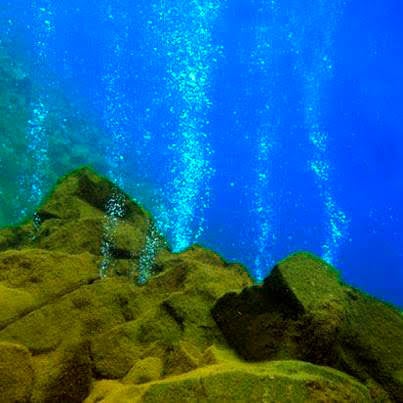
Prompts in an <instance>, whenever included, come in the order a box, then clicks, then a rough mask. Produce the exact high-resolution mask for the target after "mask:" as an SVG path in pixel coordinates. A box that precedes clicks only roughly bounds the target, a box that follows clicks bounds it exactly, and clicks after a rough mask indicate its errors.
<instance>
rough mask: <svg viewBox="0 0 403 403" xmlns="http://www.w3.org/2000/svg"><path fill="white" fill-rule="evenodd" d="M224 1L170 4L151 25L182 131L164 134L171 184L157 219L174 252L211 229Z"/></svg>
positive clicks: (167, 95)
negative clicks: (213, 127)
mask: <svg viewBox="0 0 403 403" xmlns="http://www.w3.org/2000/svg"><path fill="white" fill-rule="evenodd" d="M223 5H224V2H223V1H218V0H166V1H159V2H155V3H154V4H153V11H154V16H153V18H150V20H149V21H148V24H149V27H150V30H151V31H152V34H153V36H154V37H155V38H156V39H155V52H156V53H157V54H159V56H160V57H162V58H163V60H164V63H165V73H164V83H165V89H164V90H163V93H162V94H161V97H163V98H164V102H165V103H166V104H167V105H168V109H169V119H171V120H173V121H175V127H176V129H174V130H173V132H171V133H162V134H161V135H162V136H164V143H165V144H168V155H169V162H168V164H167V166H166V167H162V169H163V170H166V171H167V172H168V175H167V177H168V179H167V181H166V185H165V186H164V189H163V192H162V193H163V198H164V203H163V207H162V208H161V209H160V210H159V211H158V212H157V218H158V221H159V223H160V226H161V228H162V230H163V232H164V233H166V234H168V237H169V239H170V241H171V244H172V248H173V249H174V250H175V251H181V250H183V249H185V248H186V247H188V246H189V245H191V244H192V243H194V242H195V241H197V239H198V238H199V237H200V235H201V234H202V232H203V231H204V230H205V218H204V211H205V210H206V209H207V208H208V206H209V200H210V186H209V183H210V179H211V177H212V175H213V174H214V168H213V167H212V164H211V155H212V150H211V147H210V145H209V140H208V124H209V121H208V115H209V109H210V107H211V99H210V96H209V90H210V87H211V83H212V78H213V72H214V69H215V65H216V63H217V61H218V58H219V57H220V54H221V48H220V46H218V45H215V44H213V41H212V28H213V27H214V23H215V21H216V19H217V17H218V15H219V13H220V10H221V8H222V7H223Z"/></svg>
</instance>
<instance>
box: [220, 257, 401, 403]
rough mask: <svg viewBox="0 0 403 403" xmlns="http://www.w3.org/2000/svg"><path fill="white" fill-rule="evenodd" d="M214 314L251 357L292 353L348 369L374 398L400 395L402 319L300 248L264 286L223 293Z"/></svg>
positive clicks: (232, 341)
mask: <svg viewBox="0 0 403 403" xmlns="http://www.w3.org/2000/svg"><path fill="white" fill-rule="evenodd" d="M212 314H213V317H214V319H215V320H216V322H217V324H218V326H219V327H220V329H221V330H222V332H223V334H224V335H225V337H226V340H227V341H228V343H229V344H230V345H231V346H232V347H234V348H235V349H236V351H237V352H238V353H239V354H240V355H241V356H242V357H243V358H244V359H246V360H248V361H264V360H278V359H297V360H303V361H309V362H312V363H315V364H319V365H327V366H330V367H333V368H337V369H340V370H342V371H345V372H347V373H349V374H351V375H353V376H355V377H357V378H358V379H360V380H361V381H362V382H364V383H366V384H367V385H369V386H370V388H371V391H372V394H373V396H374V397H376V396H378V395H385V391H386V392H387V394H388V395H389V398H390V399H394V400H395V401H403V388H402V384H401V382H400V381H399V380H398V376H397V375H396V374H399V373H401V372H400V371H401V370H402V369H403V344H402V343H401V342H400V340H403V318H402V316H401V314H400V313H399V312H398V311H397V310H396V309H394V308H393V307H391V306H388V305H386V304H384V303H382V302H380V301H377V300H375V299H373V298H371V297H369V296H367V295H365V294H363V293H361V292H359V291H358V290H355V289H353V288H351V287H349V286H347V285H345V284H343V283H342V282H341V281H340V278H339V275H338V273H337V272H336V271H335V270H334V269H333V268H332V267H331V266H329V265H328V264H326V263H325V262H324V261H322V260H321V259H319V258H317V257H315V256H313V255H311V254H308V253H297V254H294V255H292V256H290V257H288V258H286V259H285V260H283V261H282V262H280V263H279V264H278V265H277V266H276V267H275V268H274V269H273V271H272V272H271V274H270V275H269V276H268V277H267V278H266V280H265V282H264V284H263V286H254V287H250V288H245V289H244V290H243V291H242V292H241V293H240V294H237V293H228V294H227V295H225V296H223V297H222V298H220V299H219V300H218V301H217V303H216V304H215V306H214V308H213V310H212Z"/></svg>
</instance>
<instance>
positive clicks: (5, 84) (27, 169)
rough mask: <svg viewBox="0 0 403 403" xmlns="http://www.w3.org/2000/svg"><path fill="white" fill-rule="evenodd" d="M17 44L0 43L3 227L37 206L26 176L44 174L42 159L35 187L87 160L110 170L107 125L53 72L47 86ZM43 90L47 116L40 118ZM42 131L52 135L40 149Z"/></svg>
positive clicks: (0, 215)
mask: <svg viewBox="0 0 403 403" xmlns="http://www.w3.org/2000/svg"><path fill="white" fill-rule="evenodd" d="M11 47H14V48H15V44H8V45H7V46H6V45H5V44H4V42H3V41H0V169H1V172H2V175H0V206H1V209H0V225H4V224H5V223H10V222H15V221H16V220H18V219H19V218H21V216H23V215H24V213H25V212H26V210H27V209H28V210H29V211H30V210H31V209H32V208H33V206H32V203H33V202H34V200H30V197H31V196H32V195H31V194H29V193H32V189H29V183H27V182H28V181H27V178H26V176H28V180H29V179H32V176H33V175H35V174H39V172H38V171H39V169H38V163H40V164H42V165H41V168H42V169H43V170H44V171H43V172H40V176H41V179H43V180H44V183H42V184H41V186H40V189H39V188H35V191H36V192H41V191H42V190H45V189H48V188H49V186H51V185H52V184H53V183H54V182H55V181H56V180H57V178H58V177H59V176H60V175H63V174H65V173H66V172H69V171H71V170H72V169H73V168H75V167H76V166H77V165H79V164H82V163H84V161H85V162H86V163H90V164H92V165H93V166H96V167H97V169H101V170H106V167H105V162H104V161H102V160H101V159H100V157H99V155H101V154H102V153H101V151H102V150H105V149H106V148H107V147H108V143H107V142H108V140H107V138H106V136H103V135H101V133H102V130H101V128H100V127H99V125H98V124H97V123H95V119H92V118H91V117H90V114H89V113H88V112H86V113H83V112H82V111H80V108H79V107H78V106H77V104H78V100H76V99H73V96H71V97H70V99H69V98H67V97H66V95H65V91H63V90H61V88H60V86H58V85H57V84H56V83H54V81H57V80H56V79H53V78H52V77H51V74H49V81H51V82H52V83H53V85H50V86H48V87H47V88H44V84H43V83H40V82H39V80H38V78H37V77H36V74H35V68H34V67H32V66H30V61H28V60H26V59H25V58H23V57H17V55H16V54H15V53H16V51H10V48H11ZM21 54H23V52H21ZM42 94H46V102H45V103H44V105H43V108H44V116H43V117H41V119H40V121H36V120H38V119H35V114H36V113H39V112H38V111H37V109H36V108H37V105H36V104H37V102H39V101H38V100H39V98H40V97H41V95H42ZM81 109H82V108H81ZM45 112H46V113H45ZM39 130H40V131H42V132H43V134H44V135H46V147H45V148H46V150H44V149H41V148H40V147H39V148H38V149H35V141H36V137H37V136H38V131H39ZM92 139H97V141H96V142H94V141H92ZM16 156H17V157H16ZM10 178H13V180H10ZM27 193H28V194H27Z"/></svg>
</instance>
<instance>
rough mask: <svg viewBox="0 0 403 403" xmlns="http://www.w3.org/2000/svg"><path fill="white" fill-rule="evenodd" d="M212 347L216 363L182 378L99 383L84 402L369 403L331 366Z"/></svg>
mask: <svg viewBox="0 0 403 403" xmlns="http://www.w3.org/2000/svg"><path fill="white" fill-rule="evenodd" d="M211 350H212V348H211V347H210V348H209V349H208V351H206V352H205V354H206V355H209V356H211V355H212V354H214V356H215V361H214V362H212V363H209V364H208V365H205V366H201V367H200V368H198V369H195V370H193V371H190V372H187V373H186V374H183V375H181V376H174V377H168V378H166V379H163V380H155V381H151V382H148V383H146V384H142V385H136V383H138V382H136V381H137V379H135V382H133V384H132V385H130V384H128V382H127V381H126V382H124V384H122V383H121V382H118V381H115V382H113V381H99V382H96V383H95V385H94V388H93V390H92V392H91V394H90V395H89V397H88V398H87V399H86V400H85V403H95V402H98V401H102V402H105V403H108V402H110V403H112V402H147V403H151V402H155V403H157V402H167V403H181V402H183V403H185V402H186V403H188V402H272V403H278V402H296V403H298V402H357V403H366V402H371V401H372V400H371V398H370V396H369V393H368V390H367V389H366V388H365V386H363V385H361V384H360V383H358V382H357V381H356V380H354V379H353V378H351V377H349V376H348V375H345V374H343V373H341V372H339V371H336V370H333V369H331V368H326V367H319V366H315V365H312V364H309V363H304V362H299V361H275V362H266V363H261V364H252V363H246V362H243V361H242V360H240V359H239V358H238V357H236V356H234V355H233V354H231V353H230V352H228V351H225V350H224V351H220V349H218V350H217V349H214V350H215V351H214V353H212V351H211Z"/></svg>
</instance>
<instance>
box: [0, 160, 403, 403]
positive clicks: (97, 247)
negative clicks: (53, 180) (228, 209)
mask: <svg viewBox="0 0 403 403" xmlns="http://www.w3.org/2000/svg"><path fill="white" fill-rule="evenodd" d="M110 200H119V203H120V206H121V207H122V208H121V209H119V215H118V216H116V217H115V218H116V219H114V221H113V225H112V226H110V222H109V221H108V219H107V218H105V217H106V215H107V214H106V212H107V211H110V210H109V209H110ZM106 228H107V229H108V231H110V233H109V235H108V234H106V232H108V231H106V230H105V229H106ZM105 231H106V232H105ZM150 236H152V237H153V241H156V242H153V245H157V247H156V250H155V251H154V252H153V254H152V256H151V258H150V256H147V259H143V256H144V253H149V252H150V250H149V248H147V247H145V245H146V244H147V240H148V239H149V238H150ZM105 241H107V242H109V245H108V248H107V249H106V251H107V252H108V254H109V255H108V259H107V263H108V270H105V271H102V270H100V268H104V266H103V263H104V261H105V257H104V256H103V255H102V253H104V252H105V249H104V248H105ZM144 262H147V264H148V266H147V267H146V268H144V267H143V266H144ZM301 267H302V268H301ZM144 270H146V271H147V273H148V274H149V278H148V281H147V282H145V283H144V284H143V282H138V281H136V280H139V279H144V278H145V274H144ZM294 270H297V271H298V276H296V275H295V274H294ZM101 274H103V275H101ZM104 275H106V276H104ZM242 290H243V291H242ZM241 291H242V292H241ZM240 292H241V293H240ZM239 293H240V294H239ZM217 301H218V302H217ZM0 305H1V309H0V401H1V402H2V403H11V402H17V401H18V402H33V403H43V402H45V403H55V402H63V403H65V402H69V403H75V402H82V401H85V402H88V403H90V402H98V401H105V402H161V401H163V402H200V401H206V402H217V401H220V402H221V401H236V402H249V401H266V402H276V403H277V402H280V403H281V402H289V401H292V402H311V401H318V402H319V401H320V402H330V401H352V402H371V401H388V400H387V399H388V396H387V395H386V392H385V391H387V393H389V396H390V397H391V398H394V399H395V400H397V401H398V399H399V396H400V395H399V393H400V390H401V389H399V388H400V386H399V385H401V378H402V375H401V374H402V371H401V366H399V362H400V360H401V355H400V357H399V354H400V352H401V350H399V349H400V346H399V345H397V344H398V343H399V341H400V339H399V337H401V334H400V330H401V327H400V326H401V322H400V321H399V319H400V318H397V317H396V315H397V314H396V312H395V311H393V309H390V308H388V307H386V306H384V305H383V304H381V303H379V302H377V301H375V300H372V299H370V298H368V297H365V296H362V295H361V294H359V293H358V292H356V291H354V290H352V289H349V288H348V287H345V286H341V285H340V284H339V281H338V278H337V275H336V273H335V272H333V271H331V270H330V269H329V268H328V267H327V266H324V264H323V263H322V262H321V261H319V260H317V259H313V258H311V257H310V256H308V255H298V256H296V257H295V256H294V257H291V258H290V259H288V260H286V261H285V262H282V263H281V264H280V265H279V266H278V268H277V269H275V270H274V271H273V273H272V275H271V276H270V277H269V279H268V280H267V281H266V283H265V285H264V286H263V287H252V281H251V279H250V278H249V276H248V274H247V271H246V270H245V268H244V267H242V266H240V265H237V264H229V263H227V262H226V261H225V260H223V259H222V258H221V257H220V256H219V255H217V254H216V253H214V252H212V251H210V250H207V249H204V248H202V247H201V246H198V245H194V246H192V247H190V248H189V249H187V250H186V251H184V252H182V253H172V252H171V251H170V250H169V248H168V247H167V245H166V242H165V241H164V239H163V237H162V236H161V235H159V234H158V231H156V229H155V225H154V223H153V220H152V218H151V217H150V215H149V214H148V213H147V212H146V211H145V210H144V209H143V208H141V207H140V206H139V205H138V204H136V203H135V202H134V201H132V200H131V199H130V198H129V197H128V196H127V195H125V194H124V193H122V192H121V191H120V190H119V189H117V188H116V187H115V186H114V185H113V184H112V183H110V182H109V181H107V180H106V179H104V178H102V177H99V176H98V175H96V174H95V173H94V172H92V171H91V170H89V169H85V168H83V169H80V170H77V171H75V172H73V173H72V174H70V175H68V176H66V177H64V178H62V179H61V180H60V181H59V182H58V184H57V186H56V187H55V189H54V191H53V192H52V193H51V194H50V195H49V197H48V198H47V199H46V200H45V202H44V203H43V205H42V206H41V207H40V208H39V209H38V210H37V212H36V214H35V216H34V218H33V220H32V221H29V222H26V223H24V224H23V225H21V226H20V227H17V228H7V229H3V230H0ZM211 312H213V314H214V318H215V320H214V318H213V315H212V314H211ZM371 315H373V316H372V318H371V317H369V316H371ZM362 321H365V323H366V326H367V327H366V329H370V330H371V331H372V335H371V336H368V335H367V334H365V331H363V330H362V329H365V328H364V327H363V322H362ZM383 321H388V323H384V322H383ZM217 323H218V325H219V326H220V327H221V329H222V332H221V330H220V328H219V326H218V325H217ZM379 324H381V329H379V326H377V325H379ZM382 332H383V333H384V334H382V335H381V334H380V333H382ZM347 335H348V336H349V338H348V337H347ZM381 336H382V337H383V340H380V337H381ZM227 340H228V342H229V343H230V344H231V345H232V346H233V347H235V349H236V350H237V351H238V352H239V353H240V354H241V355H242V356H243V357H244V358H247V359H248V360H249V361H262V360H265V361H264V362H246V361H245V360H244V359H242V358H239V357H238V356H236V355H235V354H234V353H233V352H232V351H231V349H230V347H229V346H228V342H227ZM317 346H321V348H315V347H317ZM358 347H360V348H358ZM388 349H390V352H388ZM352 350H354V351H352ZM272 359H276V360H277V361H270V360H272ZM278 360H280V361H278ZM302 360H305V361H310V362H311V363H308V362H303V361H302ZM365 360H366V361H365ZM314 364H325V365H328V366H334V367H335V368H337V369H340V370H342V371H344V372H348V373H350V374H353V375H355V376H356V377H357V378H358V379H360V380H362V381H363V382H364V383H367V385H364V384H363V383H360V382H359V381H358V380H357V379H354V378H353V377H351V376H350V375H348V374H345V373H343V372H341V371H339V370H337V369H332V368H328V367H323V366H319V365H314ZM378 374H382V377H380V376H378ZM399 382H400V384H399ZM370 392H371V393H372V397H371V395H370ZM376 392H378V396H376ZM382 393H384V395H382ZM382 399H384V400H382Z"/></svg>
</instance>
